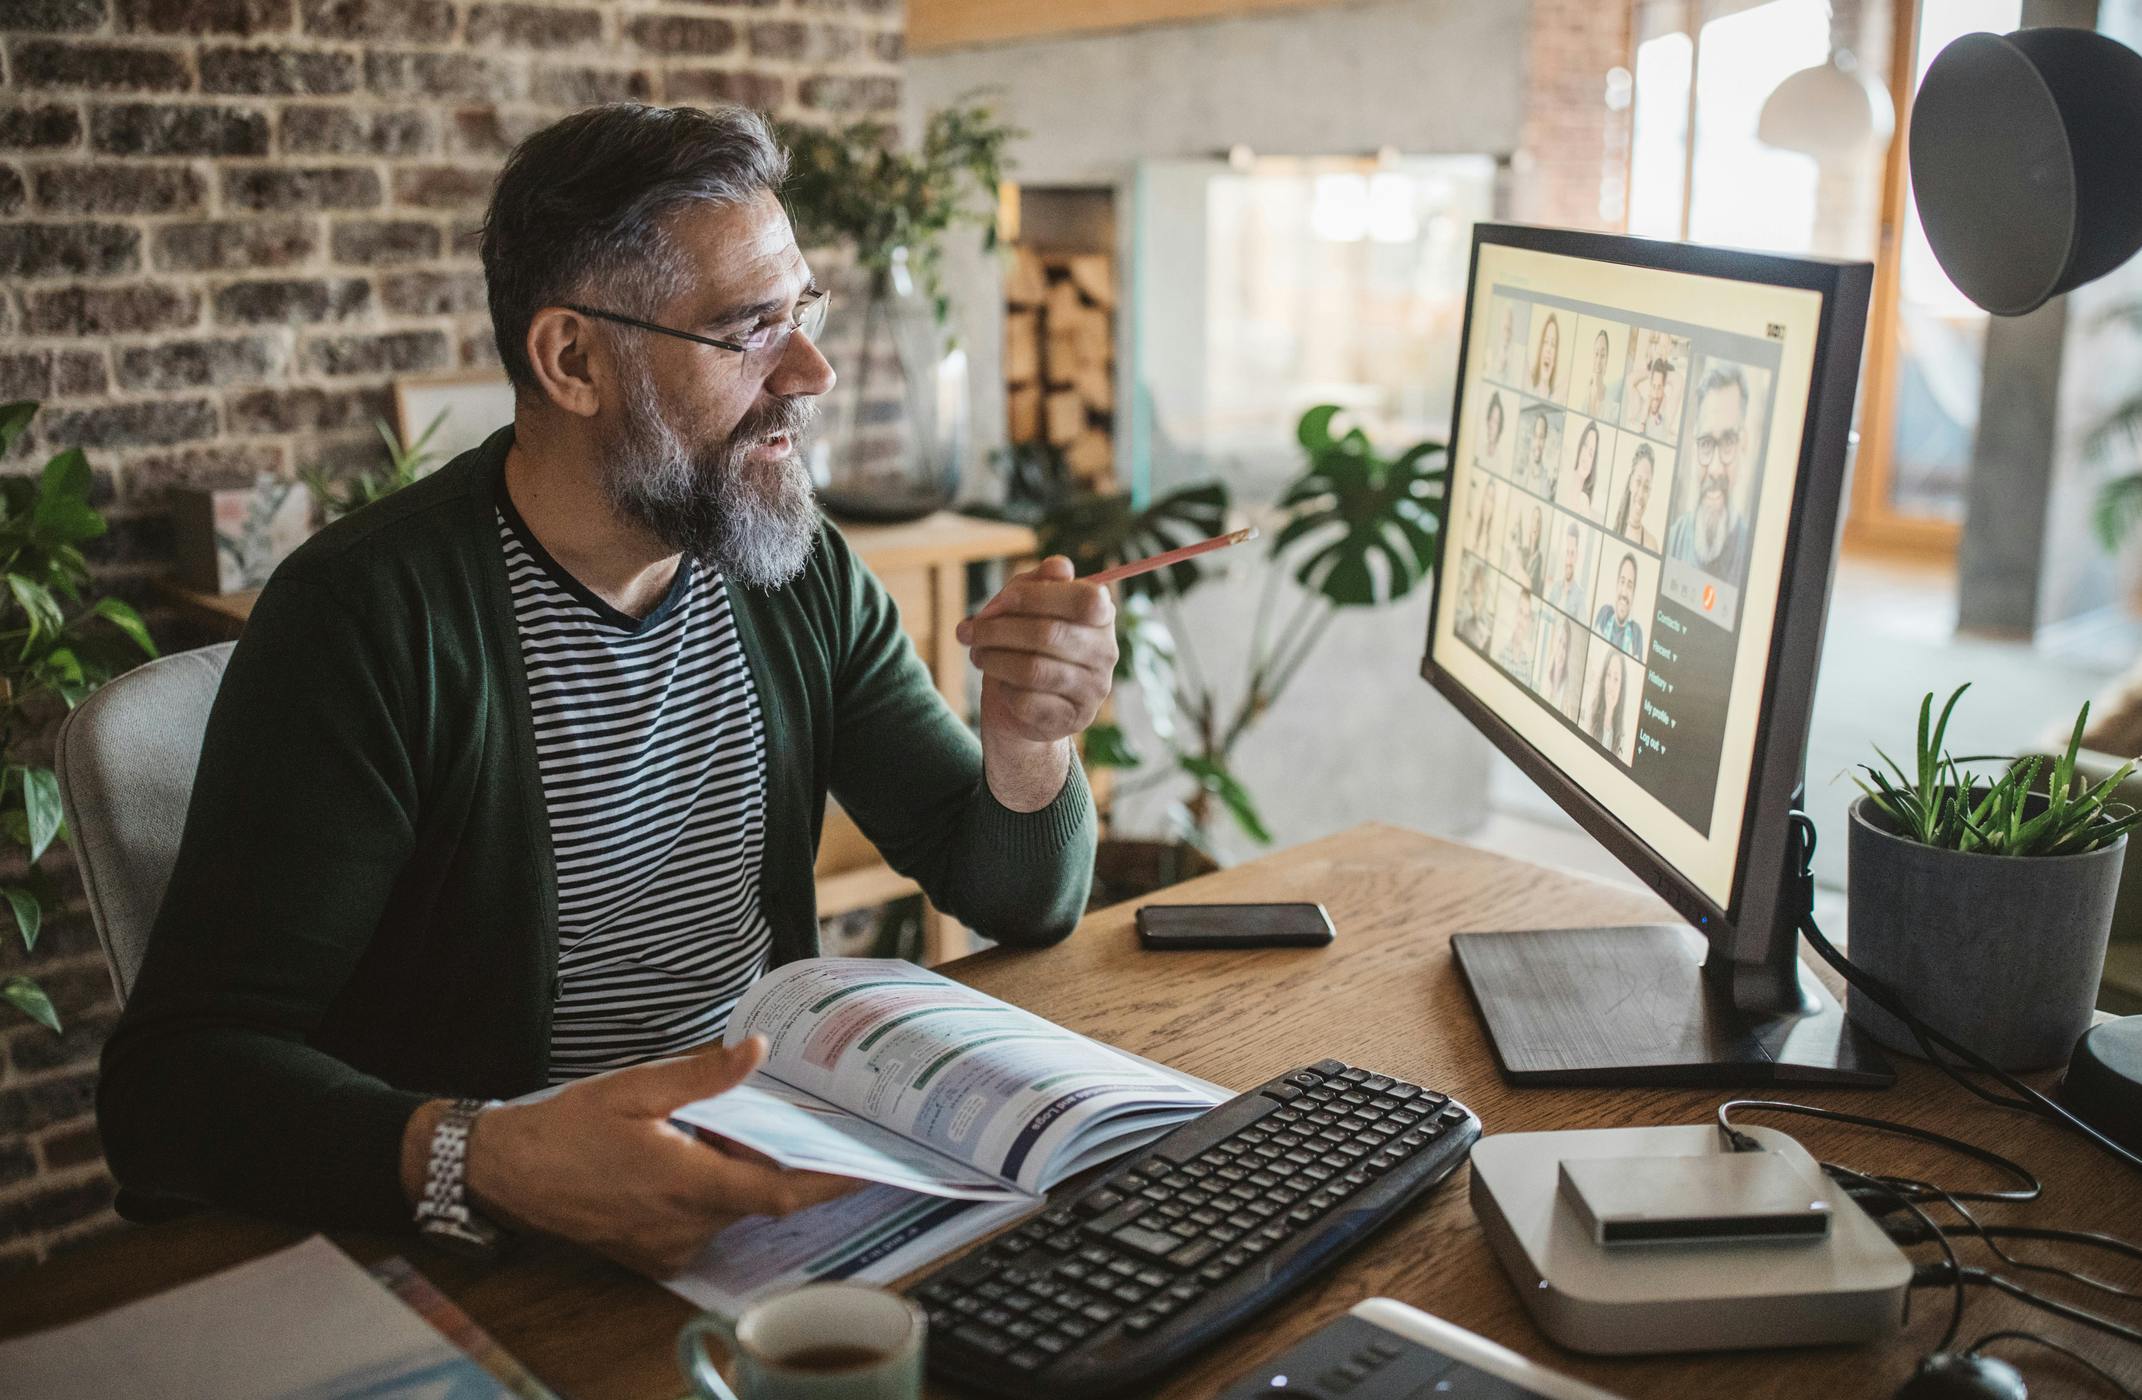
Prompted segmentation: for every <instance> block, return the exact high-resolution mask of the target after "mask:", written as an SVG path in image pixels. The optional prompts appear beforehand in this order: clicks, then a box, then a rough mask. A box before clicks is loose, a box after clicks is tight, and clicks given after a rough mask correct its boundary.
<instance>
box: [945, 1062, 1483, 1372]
mask: <svg viewBox="0 0 2142 1400" xmlns="http://www.w3.org/2000/svg"><path fill="white" fill-rule="evenodd" d="M1479 1136H1480V1120H1479V1119H1477V1118H1475V1117H1474V1116H1473V1115H1472V1114H1471V1113H1470V1112H1469V1111H1467V1109H1466V1108H1465V1106H1464V1105H1463V1104H1460V1103H1458V1102H1457V1101H1455V1100H1454V1099H1452V1098H1451V1097H1450V1096H1449V1095H1447V1094H1438V1093H1436V1092H1434V1091H1433V1090H1429V1089H1423V1088H1422V1087H1421V1086H1419V1085H1418V1084H1408V1083H1406V1082H1405V1081H1404V1080H1400V1079H1393V1078H1392V1077H1390V1076H1389V1075H1383V1074H1376V1073H1373V1072H1371V1071H1369V1070H1365V1069H1354V1068H1350V1067H1348V1066H1346V1065H1343V1064H1341V1063H1339V1062H1338V1061H1337V1060H1320V1061H1318V1062H1317V1063H1316V1064H1313V1065H1307V1066H1304V1067H1303V1068H1301V1069H1298V1070H1295V1071H1294V1072H1292V1073H1291V1074H1285V1075H1281V1076H1280V1077H1279V1078H1277V1079H1275V1080H1273V1081H1272V1082H1271V1083H1269V1084H1266V1085H1264V1086H1262V1087H1261V1088H1257V1089H1253V1090H1251V1091H1250V1092H1249V1093H1246V1094H1242V1095H1239V1096H1238V1097H1236V1098H1234V1099H1231V1100H1229V1101H1228V1102H1226V1103H1224V1104H1221V1105H1219V1106H1218V1107H1216V1108H1214V1109H1212V1110H1211V1111H1209V1112H1207V1113H1205V1114H1203V1115H1202V1116H1200V1117H1198V1118H1196V1119H1194V1120H1192V1121H1191V1122H1188V1123H1185V1124H1183V1125H1182V1126H1181V1127H1179V1128H1177V1129H1175V1131H1173V1132H1171V1133H1169V1134H1168V1135H1167V1136H1166V1137H1164V1138H1162V1139H1161V1140H1160V1141H1158V1142H1156V1143H1154V1144H1153V1145H1152V1146H1151V1147H1148V1148H1146V1149H1145V1150H1144V1151H1143V1152H1141V1153H1139V1154H1138V1155H1136V1156H1135V1157H1132V1158H1131V1159H1129V1160H1128V1161H1126V1162H1124V1163H1123V1164H1122V1165H1120V1166H1118V1167H1117V1168H1116V1169H1115V1170H1114V1171H1112V1172H1110V1173H1109V1174H1108V1175H1107V1176H1106V1177H1104V1178H1102V1179H1101V1180H1100V1181H1098V1182H1096V1183H1094V1184H1093V1185H1091V1186H1088V1187H1086V1188H1085V1189H1084V1190H1083V1191H1082V1192H1080V1193H1079V1194H1077V1195H1075V1196H1071V1197H1068V1198H1066V1199H1063V1200H1060V1201H1054V1202H1051V1205H1050V1209H1049V1210H1048V1211H1046V1212H1045V1213H1043V1214H1042V1215H1040V1216H1038V1217H1036V1218H1035V1219H1033V1220H1031V1221H1029V1222H1027V1223H1026V1224H1024V1225H1022V1226H1020V1227H1019V1228H1018V1229H1016V1230H1014V1231H1012V1232H1011V1233H1010V1234H1008V1235H1005V1236H1004V1237H1002V1238H1001V1239H997V1240H994V1241H992V1242H990V1243H989V1244H988V1245H986V1246H984V1247H983V1248H981V1249H978V1250H976V1251H974V1252H973V1253H971V1254H969V1255H968V1256H967V1257H965V1258H964V1259H960V1260H958V1261H957V1262H955V1263H952V1264H949V1265H947V1266H946V1267H944V1268H942V1269H940V1270H938V1271H937V1272H936V1273H934V1274H932V1275H930V1276H929V1277H928V1278H926V1279H924V1280H923V1281H922V1282H921V1283H919V1284H917V1285H916V1286H915V1287H914V1288H913V1289H911V1290H910V1292H911V1294H912V1296H913V1297H914V1298H915V1300H916V1301H917V1302H919V1303H920V1304H921V1305H922V1306H923V1307H924V1308H925V1309H926V1310H927V1311H928V1313H929V1317H930V1337H929V1348H928V1354H929V1369H930V1371H931V1373H932V1374H933V1375H935V1376H937V1377H939V1378H940V1379H942V1380H945V1381H949V1382H952V1383H954V1384H957V1385H961V1386H964V1387H967V1388H970V1389H974V1390H979V1391H984V1392H987V1393H991V1394H996V1395H1003V1396H1011V1397H1017V1400H1032V1397H1034V1396H1039V1395H1063V1396H1087V1395H1116V1394H1121V1393H1123V1392H1124V1391H1126V1390H1129V1389H1132V1388H1134V1387H1137V1386H1139V1385H1143V1384H1145V1383H1147V1382H1149V1381H1152V1380H1155V1379H1158V1378H1159V1376H1160V1375H1161V1373H1162V1372H1164V1371H1166V1370H1167V1369H1168V1368H1170V1367H1172V1366H1174V1365H1176V1364H1177V1363H1178V1362H1180V1361H1182V1360H1183V1358H1185V1357H1187V1356H1189V1355H1190V1354H1191V1353H1192V1352H1194V1351H1197V1350H1199V1349H1200V1348H1202V1347H1205V1346H1207V1345H1209V1344H1211V1343H1213V1342H1215V1341H1218V1340H1219V1339H1220V1337H1221V1336H1223V1335H1224V1334H1226V1333H1227V1332H1229V1331H1231V1330H1233V1329H1234V1328H1236V1327H1238V1326H1240V1325H1241V1324H1242V1323H1243V1322H1245V1321H1247V1320H1248V1319H1249V1318H1250V1317H1252V1316H1254V1315H1255V1314H1257V1313H1259V1312H1261V1311H1263V1310H1264V1309H1265V1308H1266V1307H1269V1306H1270V1305H1271V1304H1273V1303H1275V1302H1277V1301H1278V1300H1279V1299H1280V1298H1281V1297H1282V1296H1284V1295H1285V1294H1287V1293H1289V1292H1292V1291H1293V1290H1294V1289H1295V1288H1297V1287H1298V1286H1300V1285H1301V1284H1302V1283H1303V1282H1305V1281H1306V1280H1307V1279H1308V1278H1309V1277H1310V1276H1311V1275H1312V1274H1314V1273H1315V1272H1316V1271H1318V1270H1319V1269H1320V1268H1322V1267H1323V1266H1325V1265H1327V1264H1330V1263H1332V1262H1333V1261H1334V1260H1336V1259H1337V1258H1338V1256H1339V1255H1340V1254H1341V1253H1342V1252H1344V1251H1345V1250H1346V1249H1347V1248H1349V1247H1350V1246H1352V1245H1355V1244H1358V1243H1359V1242H1360V1241H1361V1240H1362V1239H1363V1237H1365V1236H1366V1235H1367V1234H1368V1233H1369V1232H1370V1231H1371V1230H1373V1229H1375V1228H1376V1227H1377V1226H1379V1225H1381V1224H1383V1222H1384V1221H1386V1220H1388V1219H1389V1218H1390V1217H1391V1216H1392V1215H1394V1214H1396V1213H1397V1212H1398V1211H1399V1210H1401V1209H1403V1208H1404V1207H1405V1206H1406V1205H1407V1204H1408V1203H1409V1202H1410V1201H1412V1200H1413V1199H1414V1198H1415V1197H1416V1196H1419V1195H1421V1194H1422V1193H1423V1192H1425V1191H1427V1190H1428V1189H1429V1188H1430V1187H1432V1186H1434V1185H1435V1184H1436V1183H1437V1182H1439V1181H1441V1180H1442V1179H1443V1178H1444V1177H1446V1176H1448V1175H1449V1174H1450V1172H1451V1170H1452V1169H1453V1168H1455V1167H1456V1166H1457V1165H1458V1164H1459V1163H1460V1162H1462V1161H1464V1160H1465V1154H1466V1152H1467V1150H1468V1149H1470V1148H1471V1147H1472V1145H1473V1141H1474V1139H1476V1138H1478V1137H1479Z"/></svg>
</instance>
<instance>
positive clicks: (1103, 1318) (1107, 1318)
mask: <svg viewBox="0 0 2142 1400" xmlns="http://www.w3.org/2000/svg"><path fill="white" fill-rule="evenodd" d="M1118 1311H1119V1309H1118V1308H1117V1307H1116V1306H1115V1305H1114V1304H1113V1303H1104V1302H1101V1301H1099V1300H1095V1301H1094V1302H1091V1303H1088V1304H1087V1305H1086V1306H1085V1307H1083V1308H1080V1309H1079V1310H1078V1312H1079V1316H1080V1317H1083V1318H1085V1319H1086V1320H1087V1321H1088V1322H1090V1323H1092V1324H1093V1325H1094V1326H1096V1327H1106V1326H1107V1325H1108V1324H1109V1323H1111V1322H1114V1321H1115V1320H1116V1314H1117V1312H1118Z"/></svg>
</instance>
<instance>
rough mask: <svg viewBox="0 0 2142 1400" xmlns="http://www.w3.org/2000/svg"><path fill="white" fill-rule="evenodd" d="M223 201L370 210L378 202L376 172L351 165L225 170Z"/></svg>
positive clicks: (243, 204)
mask: <svg viewBox="0 0 2142 1400" xmlns="http://www.w3.org/2000/svg"><path fill="white" fill-rule="evenodd" d="M223 201H224V203H226V204H229V205H232V206H234V207H236V208H239V209H370V208H372V207H373V206H374V205H376V204H378V203H379V201H380V190H379V172H378V171H376V170H370V169H366V168H364V167H362V166H354V165H322V166H311V167H284V166H273V167H263V166H240V167H236V168H228V169H225V170H224V172H223Z"/></svg>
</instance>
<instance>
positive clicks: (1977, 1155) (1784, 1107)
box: [1718, 1099, 2045, 1204]
mask: <svg viewBox="0 0 2142 1400" xmlns="http://www.w3.org/2000/svg"><path fill="white" fill-rule="evenodd" d="M1736 1111H1738V1112H1743V1113H1784V1114H1793V1115H1797V1116H1798V1117H1802V1118H1819V1119H1822V1120H1823V1121H1825V1122H1831V1123H1849V1124H1851V1125H1852V1126H1853V1127H1855V1128H1867V1129H1870V1130H1872V1131H1874V1132H1877V1133H1888V1134H1891V1135H1892V1136H1895V1137H1907V1138H1910V1139H1912V1140H1913V1141H1915V1142H1924V1143H1930V1144H1932V1145H1933V1146H1935V1147H1939V1148H1942V1149H1943V1150H1945V1151H1948V1152H1954V1153H1956V1154H1957V1155H1958V1156H1960V1157H1969V1158H1970V1159H1972V1160H1973V1161H1975V1162H1980V1163H1983V1164H1984V1165H1986V1166H1989V1167H1992V1168H1993V1169H1994V1170H1996V1171H2000V1172H2005V1173H2007V1174H2008V1175H2009V1176H2011V1177H2013V1178H2014V1179H2015V1180H2017V1181H2019V1182H2021V1183H2022V1185H2021V1186H2020V1187H2018V1188H2017V1189H2016V1190H2013V1191H1959V1192H1956V1193H1954V1195H1955V1196H1956V1198H1957V1199H1959V1200H1966V1201H1991V1202H1999V1203H2006V1204H2020V1203H2022V1202H2024V1201H2035V1200H2037V1199H2038V1197H2039V1196H2041V1195H2043V1194H2044V1192H2045V1187H2044V1186H2043V1185H2042V1184H2041V1183H2040V1182H2039V1180H2038V1178H2037V1177H2035V1176H2033V1175H2032V1174H2031V1173H2030V1172H2029V1171H2028V1170H2027V1169H2025V1168H2024V1167H2023V1166H2021V1165H2020V1164H2018V1163H2016V1162H2012V1161H2010V1160H2009V1159H2008V1158H2006V1157H2003V1156H2002V1155H2001V1154H2000V1153H1998V1152H1995V1151H1992V1150H1991V1149H1989V1148H1984V1147H1979V1146H1977V1145H1976V1144H1974V1143H1968V1142H1965V1141H1964V1140H1963V1139H1961V1138H1952V1137H1949V1136H1947V1135H1945V1134H1942V1133H1937V1132H1934V1131H1933V1130H1932V1129H1929V1128H1915V1127H1913V1126H1911V1125H1910V1124H1909V1123H1895V1122H1891V1121H1890V1120H1889V1119H1887V1118H1869V1117H1866V1116H1864V1115H1862V1114H1858V1113H1844V1112H1840V1111H1839V1110H1837V1109H1834V1108H1815V1107H1812V1106H1810V1105H1808V1104H1804V1103H1787V1102H1784V1101H1782V1100H1779V1099H1728V1100H1727V1101H1726V1102H1724V1103H1722V1104H1720V1105H1718V1131H1719V1132H1720V1133H1722V1134H1724V1135H1725V1139H1726V1141H1727V1142H1728V1143H1729V1144H1731V1145H1732V1147H1733V1150H1734V1151H1736V1152H1748V1151H1761V1150H1762V1144H1760V1143H1758V1142H1757V1141H1756V1140H1755V1139H1754V1138H1752V1137H1749V1136H1748V1135H1747V1134H1746V1133H1743V1132H1741V1131H1740V1130H1739V1129H1738V1128H1735V1127H1734V1126H1733V1114H1734V1113H1735V1112H1736ZM1870 1179H1874V1180H1881V1181H1884V1182H1887V1183H1889V1184H1891V1185H1900V1186H1913V1187H1920V1188H1923V1189H1924V1190H1926V1191H1927V1192H1929V1193H1930V1194H1936V1195H1946V1194H1950V1193H1946V1192H1943V1191H1942V1190H1941V1188H1939V1187H1936V1186H1929V1185H1927V1183H1925V1182H1923V1181H1910V1180H1905V1179H1902V1178H1892V1177H1881V1178H1870Z"/></svg>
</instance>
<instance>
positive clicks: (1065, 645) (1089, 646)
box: [954, 554, 1116, 812]
mask: <svg viewBox="0 0 2142 1400" xmlns="http://www.w3.org/2000/svg"><path fill="white" fill-rule="evenodd" d="M1115 622H1116V605H1115V600H1114V599H1112V598H1110V597H1109V596H1108V589H1107V588H1106V587H1105V586H1104V585H1101V584H1093V583H1080V582H1077V581H1076V580H1074V579H1073V578H1072V577H1071V561H1070V560H1069V559H1066V558H1064V557H1063V556H1062V555H1060V554H1055V555H1051V556H1049V557H1048V558H1047V559H1044V560H1042V561H1041V562H1040V563H1039V564H1037V565H1036V566H1035V567H1033V568H1031V569H1029V570H1027V571H1026V572H1025V573H1023V574H1018V575H1016V576H1014V577H1013V578H1012V580H1011V581H1010V582H1009V583H1007V584H1005V585H1004V588H1003V590H1002V591H1001V592H999V593H998V594H997V596H996V597H994V598H991V599H990V600H989V601H988V602H987V603H985V604H984V605H983V606H982V610H981V611H980V612H978V613H976V614H975V615H974V616H973V617H970V618H968V619H967V620H966V621H964V622H962V623H960V625H959V628H958V630H957V631H956V633H955V634H954V635H956V636H957V637H958V638H959V640H960V641H961V642H962V643H964V644H965V645H966V646H967V648H968V650H969V653H970V654H971V655H972V656H973V658H974V664H975V666H976V668H977V669H979V670H980V671H981V673H982V755H983V770H984V772H985V773H986V774H987V776H988V780H989V790H990V791H991V792H993V793H995V794H996V798H997V800H998V801H999V802H1002V803H1003V804H1004V805H1005V806H1007V807H1009V808H1011V809H1013V810H1014V811H1021V812H1031V811H1037V810H1039V809H1040V808H1043V807H1046V806H1048V805H1049V803H1050V802H1051V801H1053V800H1054V799H1055V797H1056V794H1057V792H1058V790H1060V789H1061V788H1062V787H1063V782H1064V776H1065V774H1066V773H1067V772H1068V771H1069V767H1068V765H1069V764H1070V761H1071V754H1070V748H1069V746H1068V745H1067V744H1066V743H1065V742H1064V741H1065V740H1067V739H1069V738H1070V737H1071V736H1072V735H1074V734H1077V733H1078V732H1080V731H1081V730H1083V729H1084V728H1085V727H1086V726H1087V725H1089V724H1091V723H1093V717H1094V715H1095V714H1097V713H1099V711H1100V708H1101V702H1102V701H1103V700H1105V699H1107V698H1108V690H1109V686H1110V684H1111V682H1112V680H1113V677H1114V674H1115V669H1116V628H1115Z"/></svg>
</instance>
